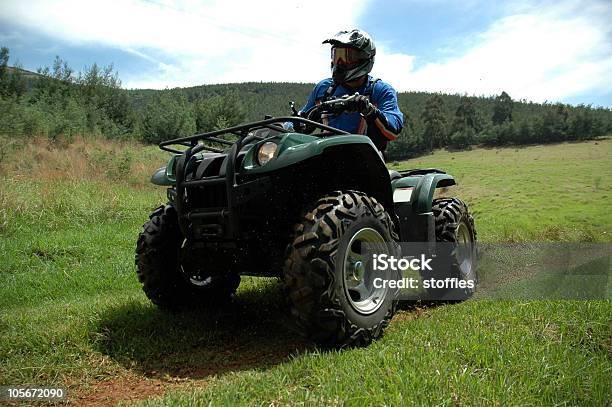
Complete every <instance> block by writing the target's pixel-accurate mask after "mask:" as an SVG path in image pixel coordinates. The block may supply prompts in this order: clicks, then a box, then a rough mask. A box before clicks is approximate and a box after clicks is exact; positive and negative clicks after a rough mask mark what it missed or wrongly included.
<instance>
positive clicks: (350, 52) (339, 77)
mask: <svg viewBox="0 0 612 407" xmlns="http://www.w3.org/2000/svg"><path fill="white" fill-rule="evenodd" d="M326 43H328V44H331V46H332V62H331V68H332V79H333V80H334V82H336V83H345V82H350V81H352V80H355V79H358V78H360V77H362V76H363V75H367V74H368V73H369V72H370V71H371V70H372V67H373V66H374V55H376V46H375V45H374V41H372V38H370V35H369V34H368V33H367V32H365V31H361V30H351V31H340V32H338V33H337V34H336V35H334V36H333V37H332V38H328V39H326V40H325V41H323V44H326Z"/></svg>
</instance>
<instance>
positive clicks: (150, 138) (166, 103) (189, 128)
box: [142, 91, 196, 143]
mask: <svg viewBox="0 0 612 407" xmlns="http://www.w3.org/2000/svg"><path fill="white" fill-rule="evenodd" d="M142 125H143V139H144V141H147V142H149V143H159V142H161V141H164V140H170V139H173V138H178V137H182V136H190V135H192V134H194V133H195V131H196V126H195V119H194V115H193V111H192V109H191V106H189V104H188V103H187V99H186V98H185V96H184V95H181V94H178V93H170V92H167V91H166V92H163V93H161V94H160V95H159V96H158V97H157V98H156V100H154V101H152V102H151V103H149V105H148V106H147V109H146V111H145V115H144V119H143V123H142Z"/></svg>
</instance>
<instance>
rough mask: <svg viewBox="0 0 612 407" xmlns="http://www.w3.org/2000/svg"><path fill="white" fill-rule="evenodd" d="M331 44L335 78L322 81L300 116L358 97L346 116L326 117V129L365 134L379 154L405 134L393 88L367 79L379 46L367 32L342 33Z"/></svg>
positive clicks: (343, 114)
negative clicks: (320, 106)
mask: <svg viewBox="0 0 612 407" xmlns="http://www.w3.org/2000/svg"><path fill="white" fill-rule="evenodd" d="M325 43H329V44H331V46H332V48H331V57H332V61H331V69H332V77H331V78H327V79H323V80H322V81H321V82H319V83H318V84H317V85H316V86H315V88H314V90H313V91H312V93H311V95H310V97H309V98H308V101H307V102H306V105H305V106H304V107H303V108H302V110H301V111H300V113H303V112H307V111H308V110H309V109H310V108H312V107H313V106H315V105H318V104H320V103H321V102H323V101H326V100H329V99H333V98H338V97H342V96H346V95H354V94H355V93H356V92H357V93H359V96H357V97H356V98H355V99H354V101H353V102H352V103H351V104H350V106H349V109H348V111H347V112H345V113H342V114H339V115H323V117H322V122H323V124H325V125H329V126H332V127H336V128H339V129H341V130H345V131H348V132H349V133H352V134H365V135H367V136H368V137H370V139H371V140H372V142H373V143H374V145H375V146H376V147H377V148H378V149H379V150H380V151H385V148H386V147H387V142H388V141H390V140H395V139H396V138H397V135H398V134H399V132H400V131H401V130H402V127H403V124H404V115H403V114H402V112H401V111H400V110H399V107H398V105H397V92H396V91H395V89H393V88H392V87H391V85H389V84H387V83H385V82H383V81H381V80H380V79H375V78H373V77H372V76H370V75H368V74H369V72H370V71H371V70H372V67H373V66H374V55H376V46H375V45H374V42H373V41H372V39H371V38H370V36H369V35H368V33H366V32H365V31H361V30H352V31H340V32H339V33H337V34H336V35H335V36H334V37H333V38H329V39H327V40H325V41H323V44H325Z"/></svg>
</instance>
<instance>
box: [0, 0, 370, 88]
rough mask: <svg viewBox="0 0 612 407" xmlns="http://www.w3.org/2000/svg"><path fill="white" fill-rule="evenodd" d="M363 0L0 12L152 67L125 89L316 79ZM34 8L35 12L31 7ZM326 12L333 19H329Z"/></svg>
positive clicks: (11, 8)
mask: <svg viewBox="0 0 612 407" xmlns="http://www.w3.org/2000/svg"><path fill="white" fill-rule="evenodd" d="M364 4H365V0H358V1H355V0H340V1H334V2H330V1H323V0H309V1H295V0H293V1H290V0H267V1H240V2H237V1H234V2H231V1H228V0H213V1H206V2H203V1H195V0H178V1H163V2H162V1H157V0H150V1H148V0H147V1H145V0H141V1H138V0H128V1H73V0H58V1H53V2H49V1H44V0H33V1H29V2H23V1H20V0H15V1H13V0H10V1H8V2H7V1H5V2H3V6H2V8H0V17H5V18H7V17H8V18H10V19H11V21H18V22H19V23H20V24H21V25H24V26H26V28H28V29H31V30H35V31H37V32H42V33H44V34H46V35H48V36H50V37H52V38H57V39H58V40H61V41H68V42H70V43H72V44H76V45H91V44H95V45H100V44H101V45H105V46H110V47H114V48H119V49H122V50H124V51H127V52H130V53H132V54H135V55H139V56H140V57H142V58H145V59H147V60H148V61H151V62H154V63H155V64H156V65H157V70H156V71H152V72H150V73H149V74H144V75H142V74H140V75H137V76H133V77H129V76H128V77H126V75H124V74H122V77H123V80H124V84H125V85H126V86H128V87H154V88H163V87H174V86H192V85H198V84H202V83H223V82H243V81H303V82H306V81H312V82H314V81H316V80H318V79H320V78H322V77H323V76H325V75H328V74H329V51H328V49H327V48H328V47H326V46H323V45H321V41H322V40H323V39H324V38H325V37H326V36H329V35H332V34H333V33H335V32H337V31H338V30H340V29H345V28H346V27H353V26H354V25H355V22H356V20H357V17H358V16H359V14H360V13H361V11H362V10H363V7H364ZM33 10H35V11H33ZM330 16H333V18H330Z"/></svg>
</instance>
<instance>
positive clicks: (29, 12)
mask: <svg viewBox="0 0 612 407" xmlns="http://www.w3.org/2000/svg"><path fill="white" fill-rule="evenodd" d="M610 21H612V0H556V1H546V0H542V1H539V0H506V1H494V0H427V1H425V0H423V1H417V0H395V1H381V0H378V1H375V0H350V1H347V0H335V1H329V0H327V1H323V0H307V1H302V0H259V1H231V0H219V1H217V0H207V1H204V0H175V1H171V0H122V1H118V0H117V1H116V0H104V1H101V0H87V1H84V0H82V1H79V0H47V1H43V0H28V1H23V0H0V45H1V46H6V47H8V48H9V51H10V56H11V60H10V62H9V63H10V64H13V63H15V62H18V63H19V64H21V66H23V68H25V69H28V70H32V71H36V69H37V68H39V67H43V66H50V65H51V64H52V63H53V60H54V58H55V56H56V55H59V56H60V57H61V58H62V59H64V60H65V61H67V62H68V64H69V65H70V66H71V67H72V68H73V69H74V70H75V71H79V70H81V69H83V68H84V67H86V66H91V65H92V64H93V63H97V64H98V65H103V66H106V65H108V64H111V63H112V64H113V65H114V67H115V69H116V70H117V71H118V73H119V77H120V78H121V81H122V85H123V87H125V88H153V89H164V88H173V87H187V86H197V85H202V84H213V83H233V82H252V81H256V82H309V83H315V82H318V81H319V80H321V79H323V78H325V77H328V76H329V75H330V51H329V45H328V44H321V42H322V41H323V40H325V39H326V38H329V37H331V36H333V34H334V33H336V32H338V31H340V30H346V29H353V28H360V29H363V30H365V31H367V32H368V33H370V35H371V36H372V37H373V38H374V42H375V43H376V47H377V54H376V60H375V64H374V69H373V71H372V75H374V76H376V77H378V78H381V79H383V80H384V81H385V82H388V83H389V84H391V85H392V86H393V87H394V88H395V89H396V90H397V91H400V92H403V91H427V92H443V93H451V94H468V95H477V96H491V95H497V94H499V93H501V92H502V91H506V92H507V93H508V94H510V96H511V97H512V98H513V99H515V100H521V99H525V100H529V101H535V102H545V101H548V102H562V103H570V104H574V105H575V104H580V103H584V104H592V105H594V106H604V107H609V108H612V24H611V23H610Z"/></svg>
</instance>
